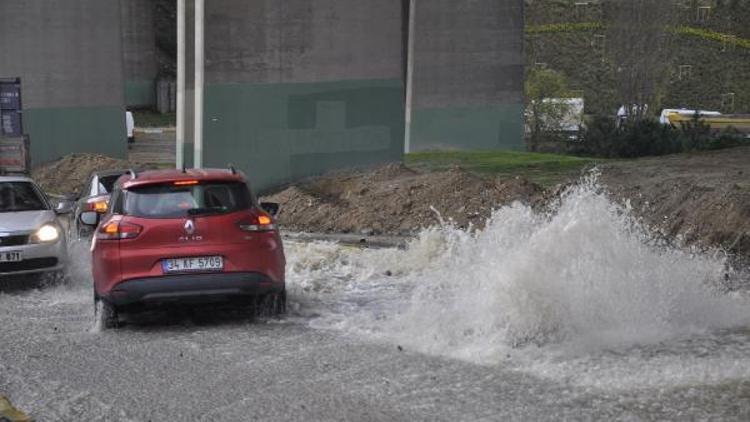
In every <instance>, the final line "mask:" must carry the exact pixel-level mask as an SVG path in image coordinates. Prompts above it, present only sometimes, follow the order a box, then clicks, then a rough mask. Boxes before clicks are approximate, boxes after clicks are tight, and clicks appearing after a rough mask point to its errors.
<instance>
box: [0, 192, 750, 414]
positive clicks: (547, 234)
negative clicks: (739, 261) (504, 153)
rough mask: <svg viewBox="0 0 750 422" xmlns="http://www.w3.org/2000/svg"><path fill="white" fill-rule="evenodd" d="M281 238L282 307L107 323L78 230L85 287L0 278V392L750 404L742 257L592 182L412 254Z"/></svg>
mask: <svg viewBox="0 0 750 422" xmlns="http://www.w3.org/2000/svg"><path fill="white" fill-rule="evenodd" d="M286 247H287V255H288V261H289V264H288V271H287V273H288V286H289V287H288V288H289V296H290V306H289V307H290V312H289V315H288V316H287V317H285V318H283V319H281V320H272V319H271V320H264V319H260V320H258V319H253V318H252V317H251V316H250V315H249V312H247V311H246V310H242V309H237V308H232V309H215V308H199V309H191V310H183V311H182V312H177V313H174V312H173V313H165V312H155V313H151V314H146V315H139V316H136V317H134V318H132V319H131V321H130V323H129V324H127V325H126V326H125V327H123V328H122V329H119V330H115V331H104V332H102V331H100V330H98V329H97V327H95V325H94V322H93V310H92V303H91V302H92V298H91V290H90V283H91V282H90V279H89V275H88V263H87V253H86V247H85V245H75V247H74V252H73V254H74V256H75V257H76V265H75V266H74V268H73V269H72V271H71V272H72V274H71V275H72V279H73V281H72V282H71V284H69V285H63V286H56V287H51V288H44V289H26V290H20V291H12V292H6V293H1V294H0V395H2V394H5V395H7V396H9V397H10V398H11V399H12V401H13V402H14V404H16V405H17V406H18V407H19V408H21V409H23V410H25V411H26V412H27V413H29V414H31V415H33V416H34V417H36V418H37V420H40V421H47V420H108V421H111V420H123V421H127V420H133V421H146V420H153V421H156V420H211V421H214V420H232V421H234V420H362V421H366V420H430V421H434V420H445V421H455V420H471V421H473V420H487V421H494V420H524V421H526V420H550V421H558V420H626V421H638V420H675V421H684V420H737V421H745V420H750V299H748V295H747V294H746V289H745V288H742V286H743V283H744V280H745V278H744V269H741V268H740V269H732V268H730V267H729V266H728V265H727V264H726V259H725V257H723V256H722V254H721V253H719V252H716V251H702V252H698V251H691V250H684V249H681V248H678V247H674V246H671V245H668V244H667V243H666V242H663V241H660V240H656V239H653V238H652V237H651V236H648V235H646V234H645V230H644V229H643V228H641V227H640V226H639V224H638V223H637V222H636V221H634V220H633V219H632V218H631V217H630V214H629V212H628V210H627V209H623V208H621V207H618V206H616V205H614V204H612V203H611V202H610V201H609V200H608V199H607V198H606V197H605V196H603V195H601V194H600V193H598V189H597V187H596V186H595V185H594V184H593V183H589V184H585V183H584V184H583V186H582V187H580V188H578V189H575V190H573V191H571V192H569V193H568V194H567V195H566V196H565V197H564V198H563V200H562V201H561V203H560V204H559V206H558V207H557V209H556V210H555V211H554V212H551V213H548V214H545V213H537V212H534V211H532V210H531V209H529V208H527V207H524V206H521V205H516V206H512V207H507V208H503V209H500V210H498V211H497V212H496V213H495V215H494V218H493V220H492V222H491V223H490V224H489V225H488V227H487V228H486V229H485V230H483V231H481V232H478V233H475V234H467V233H465V232H462V231H459V230H455V229H453V228H451V226H450V222H446V223H445V226H444V227H442V228H439V229H434V230H428V231H425V232H423V233H422V235H421V236H420V237H419V238H418V239H416V240H415V241H413V242H412V243H411V244H410V245H409V246H408V247H407V248H406V249H403V250H402V249H358V248H352V247H346V246H341V245H337V244H334V243H325V242H289V243H287V245H286ZM729 281H731V283H728V282H729ZM730 284H731V286H730ZM737 286H740V287H741V288H737Z"/></svg>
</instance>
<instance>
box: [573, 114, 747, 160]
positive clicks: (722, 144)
mask: <svg viewBox="0 0 750 422" xmlns="http://www.w3.org/2000/svg"><path fill="white" fill-rule="evenodd" d="M748 144H750V141H748V140H747V139H745V135H744V134H743V133H741V132H739V131H737V130H735V129H733V128H730V129H727V130H724V131H722V132H720V133H716V132H714V131H712V130H711V127H710V126H709V125H708V124H706V123H705V122H703V121H702V120H700V119H698V116H695V117H694V118H693V119H692V120H690V121H689V122H686V123H684V124H682V125H681V127H680V128H679V129H675V128H673V127H672V126H669V125H662V124H660V123H659V122H658V121H657V120H656V119H652V118H645V119H636V120H632V121H627V122H624V123H623V124H622V125H620V127H617V125H616V124H615V120H614V119H613V118H612V117H608V116H596V117H594V118H593V119H592V120H591V122H590V123H589V124H588V127H587V129H586V130H585V131H584V133H583V136H582V140H581V142H580V143H579V144H577V145H575V146H573V147H572V148H571V149H570V151H569V152H570V153H572V154H575V155H583V156H593V157H604V158H636V157H646V156H657V155H666V154H676V153H680V152H688V151H705V150H715V149H722V148H730V147H735V146H740V145H748Z"/></svg>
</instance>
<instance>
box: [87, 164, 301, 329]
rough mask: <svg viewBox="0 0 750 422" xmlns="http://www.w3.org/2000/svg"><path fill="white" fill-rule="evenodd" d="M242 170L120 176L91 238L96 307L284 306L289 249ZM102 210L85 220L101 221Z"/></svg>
mask: <svg viewBox="0 0 750 422" xmlns="http://www.w3.org/2000/svg"><path fill="white" fill-rule="evenodd" d="M277 211H278V204H271V203H267V204H262V205H261V204H258V202H257V200H256V199H255V196H254V195H253V194H252V193H251V190H250V188H249V185H248V181H247V179H246V178H245V176H244V175H243V174H242V173H240V172H237V171H235V170H233V169H232V170H217V169H201V170H186V171H180V170H158V171H146V172H143V173H141V174H137V173H135V172H133V173H131V174H130V175H129V176H122V178H121V179H120V180H119V181H118V182H117V185H116V186H115V189H114V192H113V193H112V200H111V206H110V208H109V211H108V212H107V214H105V215H104V216H103V217H101V221H100V222H99V224H98V226H97V227H96V234H95V236H94V240H93V242H92V248H91V249H92V274H93V278H94V298H95V302H96V310H97V315H98V317H99V321H100V323H101V326H102V327H104V328H108V327H113V326H116V325H117V323H118V313H120V312H123V311H129V310H136V309H140V308H143V307H144V306H160V305H164V304H175V303H185V302H188V303H195V302H204V301H208V302H216V301H235V302H236V301H239V302H241V303H247V304H249V305H251V306H253V307H254V308H255V309H256V310H261V311H262V312H263V313H265V314H270V315H278V314H280V313H283V312H284V309H285V303H286V290H285V273H284V271H285V265H286V260H285V257H284V248H283V245H282V240H281V237H280V236H279V231H278V229H277V227H276V222H275V220H274V217H273V215H274V214H275V213H276V212H277ZM97 217H98V216H97V215H96V213H95V212H93V211H89V212H85V213H83V214H82V215H81V222H82V223H84V224H88V225H92V226H93V225H94V224H96V223H97V220H98V218H97Z"/></svg>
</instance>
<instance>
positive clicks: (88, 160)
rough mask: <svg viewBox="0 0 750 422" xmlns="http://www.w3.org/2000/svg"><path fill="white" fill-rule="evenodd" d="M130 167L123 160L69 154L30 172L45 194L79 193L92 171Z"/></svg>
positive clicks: (96, 155)
mask: <svg viewBox="0 0 750 422" xmlns="http://www.w3.org/2000/svg"><path fill="white" fill-rule="evenodd" d="M129 167H131V165H130V163H128V162H127V161H125V160H118V159H116V158H112V157H107V156H105V155H99V154H88V153H87V154H71V155H66V156H65V157H63V158H61V159H59V160H56V161H52V162H50V163H46V164H43V165H41V166H39V167H36V168H35V169H34V170H32V172H31V175H32V177H33V178H34V180H35V181H36V182H37V183H38V184H39V185H40V186H41V187H42V189H44V190H45V191H46V192H50V193H57V194H68V193H75V194H76V195H77V194H79V193H80V192H81V190H82V189H83V188H84V185H85V184H86V181H87V178H88V177H89V175H90V174H91V172H93V171H101V170H114V169H122V168H129Z"/></svg>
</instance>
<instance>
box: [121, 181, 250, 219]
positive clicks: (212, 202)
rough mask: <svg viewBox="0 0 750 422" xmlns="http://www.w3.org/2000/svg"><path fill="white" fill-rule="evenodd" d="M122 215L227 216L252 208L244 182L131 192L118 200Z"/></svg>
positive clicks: (154, 216)
mask: <svg viewBox="0 0 750 422" xmlns="http://www.w3.org/2000/svg"><path fill="white" fill-rule="evenodd" d="M117 200H118V202H117V205H116V206H117V208H118V209H119V208H120V207H121V208H122V213H123V214H125V215H132V216H136V217H145V218H179V217H186V216H188V215H202V214H225V213H230V212H235V211H239V210H243V209H248V208H250V207H251V206H252V204H253V201H252V199H251V196H250V192H249V191H248V189H247V186H246V185H245V184H243V183H214V182H208V183H200V184H196V185H192V186H175V185H172V184H164V185H152V186H145V187H141V188H135V189H130V190H127V191H124V192H123V193H122V199H120V198H117Z"/></svg>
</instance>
